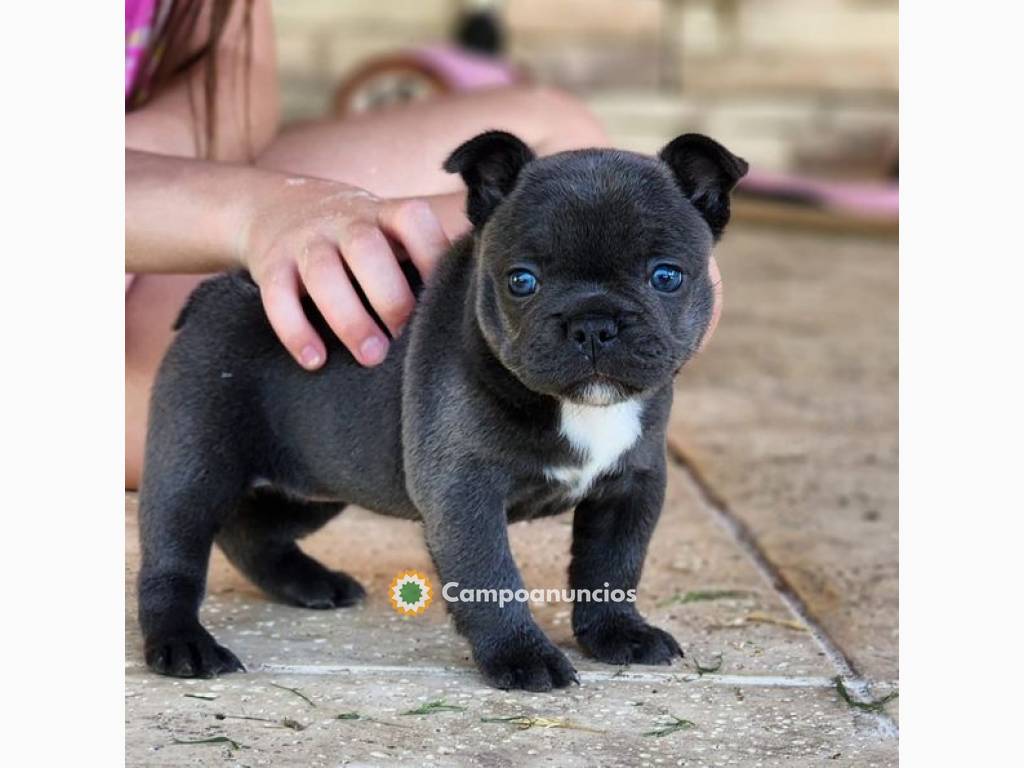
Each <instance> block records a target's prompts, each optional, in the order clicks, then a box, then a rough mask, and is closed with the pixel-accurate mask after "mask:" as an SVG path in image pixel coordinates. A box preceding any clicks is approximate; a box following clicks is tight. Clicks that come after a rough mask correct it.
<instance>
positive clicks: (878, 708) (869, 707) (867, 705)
mask: <svg viewBox="0 0 1024 768" xmlns="http://www.w3.org/2000/svg"><path fill="white" fill-rule="evenodd" d="M832 681H833V682H834V683H835V684H836V690H837V691H838V692H839V698H841V699H842V700H843V701H845V702H846V703H847V704H848V705H849V706H851V707H854V708H855V709H860V710H863V711H865V712H882V711H883V710H884V709H885V705H886V704H888V703H889V702H890V701H892V700H893V699H895V698H896V697H897V696H899V695H900V692H899V691H893V692H892V693H887V694H886V695H885V696H883V697H882V698H880V699H875V700H874V701H857V700H856V699H855V698H853V697H852V696H851V695H850V692H849V691H848V690H847V688H846V685H845V684H844V683H843V678H841V677H838V676H836V677H834V678H832Z"/></svg>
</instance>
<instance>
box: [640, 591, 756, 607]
mask: <svg viewBox="0 0 1024 768" xmlns="http://www.w3.org/2000/svg"><path fill="white" fill-rule="evenodd" d="M744 597H750V593H749V592H744V591H743V590H739V589H697V590H693V591H691V592H687V593H686V594H680V593H678V592H676V593H675V594H674V595H672V597H670V598H668V599H667V600H662V601H661V602H660V603H658V607H659V608H664V607H665V606H666V605H686V604H687V603H703V602H707V601H709V600H740V599H742V598H744Z"/></svg>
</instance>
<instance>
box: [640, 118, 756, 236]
mask: <svg viewBox="0 0 1024 768" xmlns="http://www.w3.org/2000/svg"><path fill="white" fill-rule="evenodd" d="M658 157H659V158H661V159H662V160H664V161H665V162H666V163H667V164H668V166H669V168H671V169H672V173H673V174H675V177H676V181H678V182H679V186H680V187H681V188H682V190H683V194H684V195H686V197H687V199H688V200H689V201H690V202H691V203H693V205H694V207H695V208H696V209H697V210H698V211H700V214H701V215H702V216H703V217H704V220H705V221H707V223H708V226H710V227H711V234H712V235H714V238H715V240H717V239H718V238H719V237H721V235H722V230H723V229H725V225H726V224H728V223H729V193H730V192H731V191H732V188H733V187H735V186H736V182H737V181H739V180H740V179H741V178H743V176H745V175H746V173H747V168H748V167H749V166H748V165H747V161H746V160H744V159H743V158H742V157H737V156H736V155H734V154H733V153H732V152H730V151H729V150H728V149H726V148H725V147H723V146H722V145H721V144H719V143H718V142H717V141H715V140H714V139H709V138H708V137H707V136H702V135H701V134H699V133H686V134H683V135H682V136H679V137H677V138H675V139H673V140H672V141H670V142H669V143H668V145H666V147H665V148H664V149H663V150H661V152H659V153H658Z"/></svg>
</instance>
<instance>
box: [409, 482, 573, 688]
mask: <svg viewBox="0 0 1024 768" xmlns="http://www.w3.org/2000/svg"><path fill="white" fill-rule="evenodd" d="M498 487H499V486H498V484H497V483H495V482H489V481H488V480H487V479H486V476H485V475H481V474H477V473H474V476H473V477H464V478H458V479H456V480H455V481H454V482H453V483H451V485H449V486H448V488H447V489H446V490H445V491H444V492H442V493H440V494H438V495H435V497H434V498H435V502H434V503H433V504H430V505H429V506H430V507H431V508H430V509H429V510H428V511H427V512H426V513H425V514H424V522H425V524H426V526H425V530H426V536H427V544H428V545H429V547H430V552H431V554H432V555H433V557H434V563H435V564H436V565H437V570H438V573H439V574H440V576H441V581H442V584H449V583H452V582H456V583H457V584H458V587H457V588H453V589H450V590H449V593H451V592H454V593H455V594H456V595H458V593H459V592H462V591H463V590H466V589H469V590H472V591H473V593H474V595H476V594H477V590H486V593H483V592H482V593H480V594H481V595H483V594H487V595H489V596H494V595H498V596H500V595H502V594H504V595H505V596H506V597H507V596H508V595H509V594H513V593H515V592H516V591H517V590H520V589H523V581H522V578H521V577H520V575H519V569H518V568H517V567H516V564H515V561H514V560H513V559H512V552H511V550H510V548H509V543H508V524H507V520H506V516H505V508H504V498H503V496H502V494H500V493H499V492H498V491H497V488H498ZM448 608H449V611H450V612H451V614H452V617H453V619H454V620H455V626H456V628H457V629H458V630H459V632H461V633H462V634H463V635H464V636H465V637H466V638H467V639H468V640H469V642H470V645H471V646H472V648H473V659H474V660H475V661H476V664H477V666H478V667H479V668H480V671H481V672H482V673H483V675H484V677H485V678H486V679H487V682H489V683H490V684H491V685H493V686H495V687H496V688H504V689H509V688H523V689H526V690H528V691H549V690H551V689H552V688H562V687H564V686H566V685H568V684H569V683H570V682H579V680H578V678H577V676H576V670H575V669H574V668H573V666H572V664H570V663H569V660H568V659H567V658H566V657H565V654H563V653H562V652H561V651H560V650H559V649H558V648H557V647H556V646H555V645H554V643H552V642H551V641H550V640H549V639H548V638H547V637H546V636H545V635H544V633H543V632H542V631H541V630H540V628H539V627H538V626H537V624H536V622H535V621H534V620H533V616H532V615H531V614H530V609H529V605H528V603H526V602H518V601H514V600H513V601H511V602H505V603H504V604H503V605H501V604H499V603H498V602H494V601H493V600H490V601H481V600H475V601H473V602H469V601H462V600H459V601H458V602H449V603H448Z"/></svg>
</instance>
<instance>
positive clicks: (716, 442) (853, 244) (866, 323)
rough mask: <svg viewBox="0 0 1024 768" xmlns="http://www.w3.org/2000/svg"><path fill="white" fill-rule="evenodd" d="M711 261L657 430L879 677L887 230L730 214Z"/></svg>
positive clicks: (889, 399)
mask: <svg viewBox="0 0 1024 768" xmlns="http://www.w3.org/2000/svg"><path fill="white" fill-rule="evenodd" d="M719 262H720V264H721V266H722V271H723V273H724V275H725V278H724V280H725V295H726V300H725V302H726V309H725V313H724V316H723V319H722V322H721V324H720V326H719V328H718V331H717V333H716V335H715V338H714V341H713V343H712V344H711V346H710V347H709V349H708V351H707V352H706V353H705V355H704V356H703V358H702V359H700V360H699V361H696V362H695V363H694V364H693V365H692V366H690V367H688V368H687V369H686V370H685V371H684V372H683V375H682V376H681V378H680V380H679V383H678V385H677V399H676V404H675V407H674V409H673V425H672V431H671V438H670V440H671V442H672V443H673V445H675V446H676V447H677V448H680V449H681V450H683V451H684V452H685V453H687V454H688V455H689V456H690V457H691V459H692V460H693V461H694V462H695V463H696V464H697V466H698V467H699V469H700V471H701V472H702V473H703V474H704V475H705V476H706V477H707V479H708V480H709V481H710V483H711V484H712V485H713V486H714V487H715V489H716V490H717V491H718V492H719V493H720V494H721V495H723V496H724V498H725V499H726V501H727V502H728V504H729V505H730V507H731V508H732V509H733V511H734V512H735V514H736V515H737V516H738V517H739V518H740V519H741V520H743V521H744V522H745V523H746V524H747V525H748V526H749V527H750V528H751V530H752V531H753V533H754V535H755V536H756V538H757V540H758V542H759V544H760V546H761V547H762V548H763V549H764V550H765V552H766V553H767V555H768V557H769V558H770V559H771V560H772V561H773V562H774V563H775V565H776V566H778V568H779V569H780V571H781V572H782V574H783V575H784V576H785V577H786V578H787V579H788V580H789V581H790V582H791V583H792V585H793V586H794V587H795V588H796V590H797V592H798V593H799V594H800V596H801V597H802V598H803V600H804V601H805V602H806V603H807V604H808V606H809V607H810V609H811V611H812V613H813V614H814V615H815V616H816V617H817V618H818V619H820V621H821V623H822V624H823V626H824V627H825V629H826V630H827V631H828V632H829V634H830V635H831V636H832V637H833V638H834V639H835V640H836V641H837V643H838V644H839V645H840V647H841V648H842V649H843V650H844V651H845V653H846V654H847V655H849V656H850V657H851V658H852V659H853V661H854V663H855V665H856V666H857V667H858V669H859V670H861V671H862V672H863V673H864V674H866V675H868V676H869V677H871V678H873V679H878V680H894V679H895V678H896V677H897V675H898V643H897V639H898V635H897V631H898V629H897V627H898V618H897V615H898V520H897V500H898V487H897V469H898V467H897V460H898V431H897V389H896V387H897V258H896V244H895V243H894V242H891V241H883V240H878V241H865V240H856V239H848V238H840V237H833V236H818V235H808V234H802V235H797V234H785V233H782V232H779V231H771V230H753V229H751V230H743V229H742V228H741V227H737V228H736V229H735V230H734V231H733V232H731V233H729V234H728V235H727V236H726V238H725V240H724V241H723V243H722V245H721V247H720V251H719Z"/></svg>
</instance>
